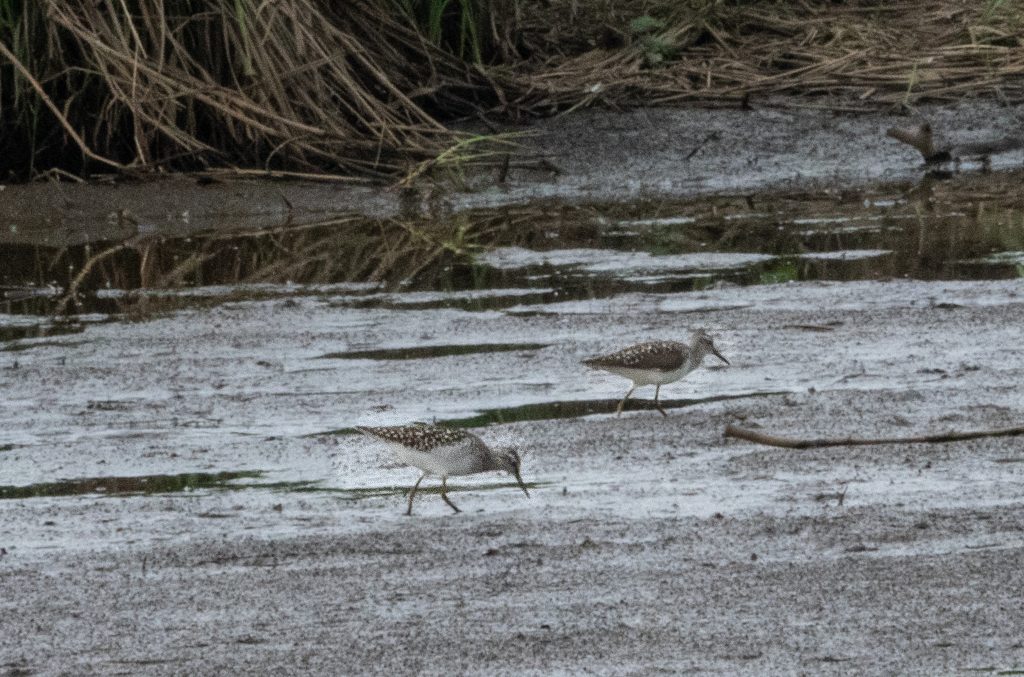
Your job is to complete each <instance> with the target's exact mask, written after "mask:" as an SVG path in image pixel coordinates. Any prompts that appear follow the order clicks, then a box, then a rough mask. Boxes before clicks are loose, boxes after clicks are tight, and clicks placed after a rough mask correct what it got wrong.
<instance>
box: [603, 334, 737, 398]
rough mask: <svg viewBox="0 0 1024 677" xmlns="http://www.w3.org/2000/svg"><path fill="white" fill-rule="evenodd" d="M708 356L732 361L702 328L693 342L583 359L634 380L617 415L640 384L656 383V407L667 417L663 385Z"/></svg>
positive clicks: (643, 345) (660, 344)
mask: <svg viewBox="0 0 1024 677" xmlns="http://www.w3.org/2000/svg"><path fill="white" fill-rule="evenodd" d="M707 355H715V356H716V357H718V358H719V359H720V360H722V361H723V362H725V363H726V364H728V363H729V360H727V359H725V358H724V357H723V356H722V354H721V353H720V352H718V349H717V348H715V344H714V341H712V340H711V337H710V336H708V334H707V332H706V331H704V330H703V329H698V330H696V331H695V332H693V336H692V337H691V339H690V343H689V344H686V343H680V342H679V341H648V342H646V343H637V344H636V345H632V346H629V347H628V348H623V349H622V350H619V351H617V352H614V353H609V354H607V355H600V356H598V357H592V358H590V359H587V360H583V364H585V365H587V366H588V367H593V368H595V369H603V370H604V371H608V372H611V373H613V374H617V375H619V376H622V377H624V378H628V379H629V380H631V381H632V382H633V387H632V388H630V389H629V391H628V392H627V393H626V396H625V397H623V398H622V401H621V402H619V406H618V408H617V409H616V413H617V414H621V413H622V408H623V407H624V406H625V404H626V400H628V399H629V396H630V395H632V394H633V391H634V390H636V389H637V388H638V387H639V386H645V385H653V386H656V388H655V390H654V406H655V407H656V408H657V409H658V411H660V412H661V414H662V415H663V416H668V414H667V413H665V410H664V409H663V408H662V407H661V404H660V403H659V401H658V396H659V394H660V393H661V386H663V385H665V384H668V383H673V382H675V381H678V380H679V379H681V378H682V377H683V376H685V375H686V374H688V373H690V372H691V371H693V370H694V369H696V368H697V367H699V366H700V365H701V363H702V362H703V361H704V357H705V356H707Z"/></svg>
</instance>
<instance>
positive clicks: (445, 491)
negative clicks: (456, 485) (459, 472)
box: [441, 477, 462, 512]
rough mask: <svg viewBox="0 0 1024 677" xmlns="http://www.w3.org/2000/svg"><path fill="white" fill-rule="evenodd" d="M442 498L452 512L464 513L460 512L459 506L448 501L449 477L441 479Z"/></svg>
mask: <svg viewBox="0 0 1024 677" xmlns="http://www.w3.org/2000/svg"><path fill="white" fill-rule="evenodd" d="M441 498H443V499H444V502H445V503H447V504H448V507H450V508H451V509H452V510H454V511H455V512H462V511H461V510H459V508H458V506H457V505H455V504H454V503H452V502H451V501H449V500H448V478H447V477H442V478H441Z"/></svg>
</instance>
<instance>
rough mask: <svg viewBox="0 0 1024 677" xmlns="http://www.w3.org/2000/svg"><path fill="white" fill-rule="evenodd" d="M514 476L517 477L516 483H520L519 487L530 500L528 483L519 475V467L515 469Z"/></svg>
mask: <svg viewBox="0 0 1024 677" xmlns="http://www.w3.org/2000/svg"><path fill="white" fill-rule="evenodd" d="M513 474H514V475H515V476H516V482H519V487H520V488H521V489H522V490H523V493H524V494H526V497H527V498H529V497H530V492H529V491H527V490H526V482H523V476H522V475H520V474H519V466H516V467H515V472H514V473H513Z"/></svg>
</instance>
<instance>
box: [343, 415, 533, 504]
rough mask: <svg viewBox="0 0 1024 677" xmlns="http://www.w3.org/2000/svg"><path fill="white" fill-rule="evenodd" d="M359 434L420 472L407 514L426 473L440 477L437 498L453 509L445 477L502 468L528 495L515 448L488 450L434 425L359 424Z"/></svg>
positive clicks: (465, 434) (473, 439)
mask: <svg viewBox="0 0 1024 677" xmlns="http://www.w3.org/2000/svg"><path fill="white" fill-rule="evenodd" d="M357 429H358V430H359V431H360V432H361V433H363V434H364V435H367V436H369V437H372V438H375V439H378V440H381V441H383V442H386V443H387V444H388V446H390V447H391V449H392V451H394V453H395V456H397V457H398V458H399V460H401V461H402V462H404V463H407V464H409V465H411V466H414V467H416V468H419V469H420V470H422V471H423V474H422V475H420V478H419V479H418V480H416V484H415V485H414V486H413V488H412V491H411V492H410V493H409V508H408V510H407V511H406V514H407V515H411V514H412V499H413V497H414V496H415V495H416V489H417V488H418V487H419V485H420V482H421V481H423V478H424V477H426V476H427V475H436V476H438V477H440V478H441V498H442V499H443V500H444V502H445V503H447V504H448V505H449V506H451V508H452V510H454V511H455V512H460V511H459V509H458V508H457V507H456V506H455V504H454V503H452V502H451V501H450V500H449V499H448V494H447V482H448V477H450V476H454V475H473V474H476V473H480V472H487V471H489V470H504V471H506V472H508V473H509V474H512V475H514V476H515V478H516V481H517V482H519V486H520V487H521V488H522V490H523V492H524V493H525V494H526V495H527V496H529V495H530V492H529V491H527V490H526V485H525V484H523V478H522V476H521V475H520V474H519V466H520V458H519V454H518V452H517V451H516V450H515V449H511V448H510V449H491V448H490V447H488V446H487V444H486V443H485V442H484V441H483V440H481V439H480V438H479V437H477V436H476V435H474V434H473V433H470V432H467V431H465V430H455V429H452V428H443V427H440V426H436V425H427V424H423V423H420V424H415V425H403V426H382V427H371V426H360V427H359V428H357Z"/></svg>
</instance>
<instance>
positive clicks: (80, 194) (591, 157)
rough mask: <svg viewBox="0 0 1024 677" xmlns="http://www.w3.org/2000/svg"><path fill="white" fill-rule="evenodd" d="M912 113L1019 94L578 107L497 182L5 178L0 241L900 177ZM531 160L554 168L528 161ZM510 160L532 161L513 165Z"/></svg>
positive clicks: (964, 133) (524, 131)
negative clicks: (832, 104)
mask: <svg viewBox="0 0 1024 677" xmlns="http://www.w3.org/2000/svg"><path fill="white" fill-rule="evenodd" d="M921 116H923V117H924V118H927V119H929V120H931V121H932V122H933V125H934V126H935V128H936V129H937V130H939V131H940V132H941V133H942V134H943V135H945V136H947V137H951V138H954V139H957V140H962V141H979V140H984V139H991V138H1002V137H1006V136H1014V135H1019V134H1020V130H1021V128H1022V126H1024V105H1019V106H1002V105H999V104H997V103H995V102H991V101H977V102H969V103H964V104H962V105H958V106H922V107H920V109H918V110H917V112H916V114H915V115H896V114H883V113H863V114H856V115H852V114H835V113H833V112H830V111H829V110H828V102H821V104H820V107H819V108H807V107H794V106H792V105H791V106H789V107H786V106H779V107H765V108H760V109H756V110H751V111H743V110H722V109H700V108H682V109H672V108H649V109H636V110H629V111H623V112H614V111H600V110H585V111H580V112H577V113H574V114H570V115H565V116H562V117H558V118H554V119H549V120H540V121H537V122H535V123H533V124H531V125H528V126H524V127H514V128H511V127H509V128H502V130H501V131H508V132H513V133H516V134H517V136H516V137H515V142H516V144H517V149H516V151H515V152H514V153H513V159H514V161H515V162H514V164H513V168H512V169H511V170H510V171H509V172H508V175H507V177H506V180H505V181H504V182H499V177H500V174H501V170H500V168H494V169H485V170H471V169H470V170H468V171H467V172H462V171H461V170H460V171H459V172H456V173H453V174H445V173H441V174H439V175H438V176H437V177H436V178H437V179H438V181H439V183H436V184H434V183H430V182H427V183H422V184H421V185H420V186H419V187H417V188H416V189H415V190H413V191H402V190H397V189H395V188H394V187H388V186H364V185H346V184H343V183H340V184H339V183H311V182H304V181H268V180H262V181H251V180H238V181H225V182H214V183H212V184H208V183H206V182H205V181H201V180H197V179H194V178H188V177H182V176H178V177H171V178H167V179H157V180H152V181H150V180H147V181H134V182H133V181H126V182H123V183H120V184H117V185H107V184H103V183H95V184H75V183H40V184H24V185H7V186H3V190H2V191H0V224H5V226H4V227H3V228H0V244H5V243H6V244H11V243H34V244H47V245H50V246H64V245H72V244H80V243H83V242H88V241H95V240H119V239H124V238H128V237H132V236H134V235H136V234H147V235H151V234H158V235H166V236H171V237H180V236H183V235H187V234H189V233H193V232H200V231H207V230H222V231H232V230H240V229H245V230H253V229H259V228H269V227H280V226H283V225H287V224H301V223H309V222H313V221H316V220H318V219H337V218H339V217H343V216H361V217H367V218H395V217H401V218H450V217H451V216H452V215H454V214H457V213H459V212H463V211H467V210H472V209H494V208H501V207H510V206H516V205H519V206H521V205H526V204H534V203H556V204H581V203H587V202H620V201H627V200H638V199H647V200H668V199H673V198H684V197H693V196H697V195H710V194H736V193H739V194H743V193H748V192H757V191H760V192H766V191H799V190H815V191H817V190H830V191H844V190H848V189H851V188H853V189H858V188H863V187H865V186H868V185H872V184H891V183H899V182H908V185H910V184H912V183H914V182H916V181H918V180H920V179H921V177H922V176H924V174H925V172H926V168H925V167H923V165H922V160H921V156H920V154H918V153H917V151H915V150H914V149H912V148H911V147H910V146H907V145H906V144H902V143H899V142H897V141H895V140H893V139H891V138H887V137H886V136H885V130H886V129H887V128H888V127H891V126H893V125H897V126H898V125H908V124H912V123H913V122H914V121H916V120H918V119H921ZM472 131H474V132H481V131H482V130H480V129H476V128H473V129H472ZM484 131H485V130H484ZM538 159H543V160H544V161H545V162H546V165H545V166H550V167H553V168H556V169H557V171H550V170H549V169H546V168H544V167H540V166H537V160H538ZM516 163H519V164H524V163H525V164H526V165H531V163H532V165H531V166H535V168H533V169H530V168H520V169H516V168H515V164H516ZM1021 166H1024V152H1022V151H1020V150H1017V151H1011V152H1008V153H1005V154H1002V155H1000V156H997V157H996V158H995V159H994V161H993V167H994V168H995V169H1000V168H1011V167H1016V168H1020V167H1021ZM456 177H457V178H456ZM453 178H455V179H456V180H455V181H454V182H453V181H452V179H453ZM339 227H343V225H342V226H339Z"/></svg>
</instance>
